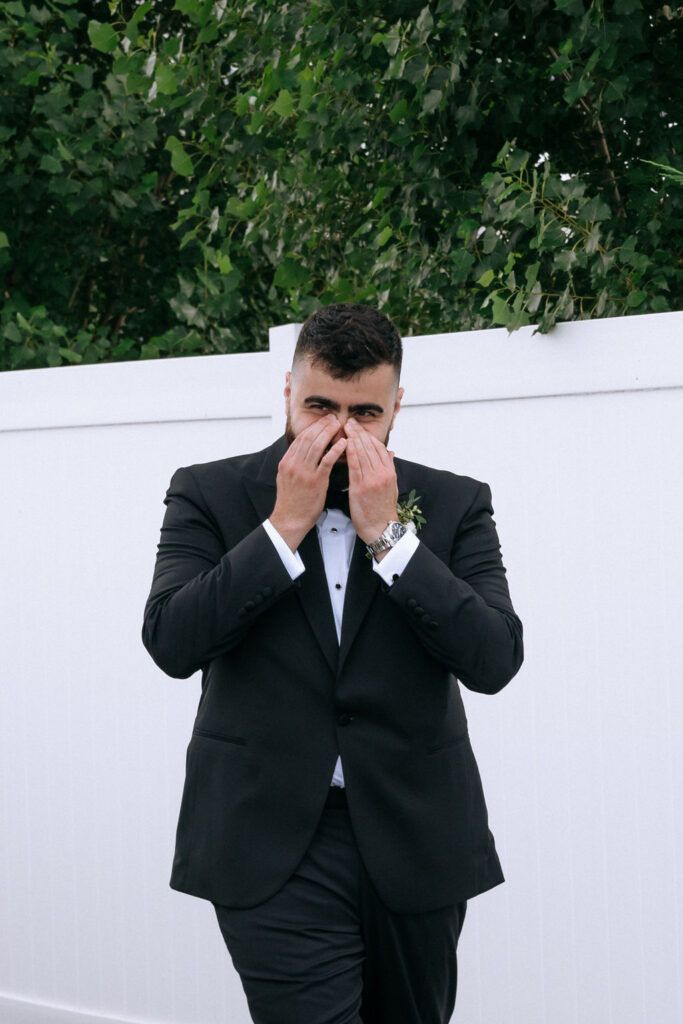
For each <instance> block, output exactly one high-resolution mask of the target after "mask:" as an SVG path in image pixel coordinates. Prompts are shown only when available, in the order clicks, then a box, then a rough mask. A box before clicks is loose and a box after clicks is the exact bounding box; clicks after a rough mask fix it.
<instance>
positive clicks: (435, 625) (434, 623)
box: [428, 619, 439, 629]
mask: <svg viewBox="0 0 683 1024" xmlns="http://www.w3.org/2000/svg"><path fill="white" fill-rule="evenodd" d="M428 625H429V628H430V629H438V628H439V623H438V622H437V621H436V619H432V620H431V622H429V623H428Z"/></svg>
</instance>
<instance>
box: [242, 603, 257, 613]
mask: <svg viewBox="0 0 683 1024" xmlns="http://www.w3.org/2000/svg"><path fill="white" fill-rule="evenodd" d="M244 607H245V608H246V609H247V611H248V612H253V610H254V608H255V607H256V605H255V604H254V602H253V601H247V602H246V603H245V605H244Z"/></svg>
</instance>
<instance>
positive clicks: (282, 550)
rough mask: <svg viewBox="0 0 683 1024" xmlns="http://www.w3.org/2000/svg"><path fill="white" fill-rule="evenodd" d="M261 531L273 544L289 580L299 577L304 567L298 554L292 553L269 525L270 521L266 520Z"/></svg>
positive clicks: (271, 525)
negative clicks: (263, 531)
mask: <svg viewBox="0 0 683 1024" xmlns="http://www.w3.org/2000/svg"><path fill="white" fill-rule="evenodd" d="M263 529H264V530H265V531H266V533H267V534H268V536H269V537H270V539H271V541H272V542H273V547H274V548H275V550H276V551H277V553H278V555H279V556H280V558H281V560H282V564H283V565H284V567H285V569H286V570H287V572H288V573H289V575H290V577H291V579H293V580H295V579H296V578H297V576H301V573H302V572H304V571H305V569H306V566H305V565H304V563H303V562H302V561H301V555H300V554H299V552H298V551H292V549H291V548H290V547H288V546H287V544H286V543H285V541H284V540H283V539H282V537H281V536H280V534H279V533H278V532H277V530H276V529H275V527H274V526H273V524H272V523H271V521H270V519H266V521H265V523H263Z"/></svg>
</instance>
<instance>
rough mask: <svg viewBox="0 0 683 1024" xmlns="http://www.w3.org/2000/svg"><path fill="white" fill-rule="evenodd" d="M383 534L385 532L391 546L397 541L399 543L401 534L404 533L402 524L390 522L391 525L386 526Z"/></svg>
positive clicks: (404, 529)
mask: <svg viewBox="0 0 683 1024" xmlns="http://www.w3.org/2000/svg"><path fill="white" fill-rule="evenodd" d="M384 532H385V534H386V536H387V539H388V540H389V541H390V542H391V543H392V544H395V543H396V542H397V541H399V540H400V539H401V537H402V536H403V534H404V533H405V532H406V528H405V526H404V525H403V523H396V522H391V523H389V525H388V526H387V528H386V530H385V531H384Z"/></svg>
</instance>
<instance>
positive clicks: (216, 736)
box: [192, 725, 247, 747]
mask: <svg viewBox="0 0 683 1024" xmlns="http://www.w3.org/2000/svg"><path fill="white" fill-rule="evenodd" d="M192 735H193V736H203V737H204V738H205V739H207V740H218V741H219V742H220V743H233V744H236V745H237V746H238V747H244V746H246V742H247V741H246V740H245V739H243V738H242V737H241V736H226V735H225V733H222V732H213V731H212V730H211V729H200V728H199V726H197V725H196V726H195V727H194V729H193V730H192Z"/></svg>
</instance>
